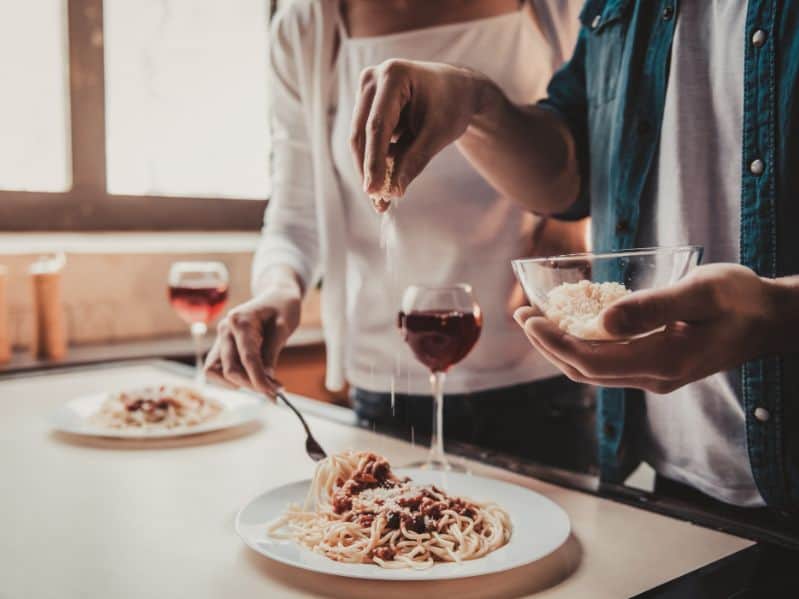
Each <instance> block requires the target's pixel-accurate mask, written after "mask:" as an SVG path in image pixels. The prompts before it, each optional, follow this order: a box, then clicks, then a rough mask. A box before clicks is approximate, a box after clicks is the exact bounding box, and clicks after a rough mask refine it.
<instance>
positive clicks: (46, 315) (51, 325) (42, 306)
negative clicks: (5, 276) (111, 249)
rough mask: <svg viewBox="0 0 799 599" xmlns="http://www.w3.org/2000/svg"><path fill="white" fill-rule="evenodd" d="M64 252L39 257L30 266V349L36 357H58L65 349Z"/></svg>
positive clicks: (57, 358) (55, 358)
mask: <svg viewBox="0 0 799 599" xmlns="http://www.w3.org/2000/svg"><path fill="white" fill-rule="evenodd" d="M65 262H66V260H65V258H64V254H57V255H56V256H54V257H46V258H40V259H39V260H37V261H36V262H34V263H33V264H32V265H31V267H30V276H31V283H32V286H33V311H34V326H33V331H34V333H33V339H32V340H31V352H32V353H33V355H34V356H35V357H39V358H49V359H51V360H60V359H61V358H63V357H64V356H65V355H66V353H67V327H66V317H65V315H64V305H63V303H62V298H61V273H62V270H63V268H64V264H65Z"/></svg>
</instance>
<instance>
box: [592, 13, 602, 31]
mask: <svg viewBox="0 0 799 599" xmlns="http://www.w3.org/2000/svg"><path fill="white" fill-rule="evenodd" d="M601 22H602V17H601V16H599V15H597V16H595V17H594V20H593V21H591V29H596V28H597V27H599V24H600V23H601Z"/></svg>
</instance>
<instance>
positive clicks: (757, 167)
mask: <svg viewBox="0 0 799 599" xmlns="http://www.w3.org/2000/svg"><path fill="white" fill-rule="evenodd" d="M764 170H766V165H765V164H763V161H762V160H760V158H757V159H756V160H753V161H752V162H751V163H750V164H749V172H750V173H752V174H753V175H756V176H760V175H762V174H763V171H764Z"/></svg>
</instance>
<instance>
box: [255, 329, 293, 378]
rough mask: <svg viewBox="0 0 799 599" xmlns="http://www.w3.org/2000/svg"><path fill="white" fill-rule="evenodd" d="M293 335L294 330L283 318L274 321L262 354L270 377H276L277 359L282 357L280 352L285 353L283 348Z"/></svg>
mask: <svg viewBox="0 0 799 599" xmlns="http://www.w3.org/2000/svg"><path fill="white" fill-rule="evenodd" d="M291 333H292V330H291V329H290V328H289V326H288V325H287V324H286V322H285V321H284V320H283V318H282V317H281V316H278V317H277V318H275V319H274V321H273V322H272V327H271V331H270V335H269V338H268V340H267V341H266V342H265V343H264V345H263V351H262V354H261V358H262V360H263V364H264V365H265V368H266V372H267V374H268V376H269V377H272V376H273V375H274V372H275V367H276V366H277V359H278V358H279V357H280V352H281V351H283V347H284V346H285V345H286V341H288V338H289V336H290V335H291ZM273 380H274V379H273ZM273 387H274V385H273Z"/></svg>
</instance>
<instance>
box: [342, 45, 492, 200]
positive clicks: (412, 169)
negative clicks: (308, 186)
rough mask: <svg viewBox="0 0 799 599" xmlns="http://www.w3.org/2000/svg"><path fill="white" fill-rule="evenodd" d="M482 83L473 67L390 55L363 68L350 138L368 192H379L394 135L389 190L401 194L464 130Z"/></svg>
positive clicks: (478, 101)
mask: <svg viewBox="0 0 799 599" xmlns="http://www.w3.org/2000/svg"><path fill="white" fill-rule="evenodd" d="M483 83H485V77H484V76H483V75H481V74H479V73H477V72H475V71H471V70H469V69H465V68H461V67H455V66H450V65H446V64H438V63H430V62H417V61H409V60H388V61H386V62H384V63H382V64H380V65H378V66H377V67H373V68H368V69H365V70H364V71H363V73H362V74H361V89H360V95H359V97H358V100H357V102H356V104H355V111H354V113H353V123H352V136H351V139H350V145H351V148H352V153H353V156H354V159H355V162H356V164H357V166H358V168H359V169H360V172H361V175H362V176H363V187H364V191H365V192H366V193H367V194H370V195H373V194H378V193H380V192H381V189H382V188H383V184H384V181H385V174H386V157H387V155H388V153H389V145H390V144H391V142H392V139H395V140H396V141H395V142H394V143H393V144H391V155H392V156H393V157H394V159H395V162H394V169H393V177H392V182H391V187H390V195H391V196H395V197H397V196H401V195H403V194H404V193H405V190H406V189H407V187H408V185H409V184H410V182H411V181H413V179H414V178H416V176H417V175H418V174H419V173H420V172H421V171H422V170H423V169H424V167H425V166H427V163H428V162H430V160H431V159H432V158H433V156H435V155H436V154H437V153H438V152H439V151H441V149H442V148H444V147H445V146H447V145H449V144H450V143H452V142H453V141H455V140H457V139H458V138H459V137H460V136H461V135H463V133H464V131H466V128H467V127H468V126H469V123H470V121H471V120H472V117H473V116H474V115H475V113H477V112H478V111H479V110H480V89H481V85H482V84H483Z"/></svg>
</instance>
